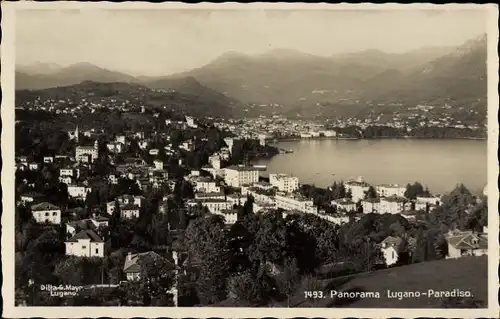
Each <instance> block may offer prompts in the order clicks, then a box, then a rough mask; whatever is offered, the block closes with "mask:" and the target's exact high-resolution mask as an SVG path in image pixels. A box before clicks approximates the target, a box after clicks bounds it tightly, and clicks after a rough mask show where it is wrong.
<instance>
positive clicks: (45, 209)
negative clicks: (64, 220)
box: [31, 202, 61, 225]
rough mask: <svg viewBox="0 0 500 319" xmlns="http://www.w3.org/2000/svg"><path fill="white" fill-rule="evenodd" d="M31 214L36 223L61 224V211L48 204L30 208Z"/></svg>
mask: <svg viewBox="0 0 500 319" xmlns="http://www.w3.org/2000/svg"><path fill="white" fill-rule="evenodd" d="M31 213H32V214H33V218H34V219H35V221H36V222H37V223H49V224H54V225H59V224H61V209H60V208H59V207H57V206H56V205H53V204H51V203H48V202H42V203H39V204H36V205H33V206H31Z"/></svg>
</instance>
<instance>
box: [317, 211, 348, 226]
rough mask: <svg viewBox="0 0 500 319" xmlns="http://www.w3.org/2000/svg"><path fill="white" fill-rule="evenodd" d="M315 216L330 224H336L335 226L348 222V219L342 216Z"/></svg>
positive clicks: (319, 214)
mask: <svg viewBox="0 0 500 319" xmlns="http://www.w3.org/2000/svg"><path fill="white" fill-rule="evenodd" d="M317 216H318V217H320V218H322V219H324V220H326V221H328V222H330V223H332V224H337V225H341V224H344V223H348V222H349V217H348V216H346V215H343V214H335V215H330V214H324V213H323V214H322V213H318V215H317Z"/></svg>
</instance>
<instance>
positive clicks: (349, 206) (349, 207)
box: [330, 198, 358, 212]
mask: <svg viewBox="0 0 500 319" xmlns="http://www.w3.org/2000/svg"><path fill="white" fill-rule="evenodd" d="M330 204H331V205H332V206H333V207H335V208H337V210H338V211H345V212H353V211H356V210H357V209H358V208H357V206H356V203H354V202H353V201H352V200H350V199H348V198H341V199H334V200H332V201H331V203H330Z"/></svg>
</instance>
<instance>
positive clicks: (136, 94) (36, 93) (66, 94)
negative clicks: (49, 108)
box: [16, 80, 233, 117]
mask: <svg viewBox="0 0 500 319" xmlns="http://www.w3.org/2000/svg"><path fill="white" fill-rule="evenodd" d="M187 81H188V82H190V80H187ZM195 83H197V82H195ZM191 85H192V87H191V91H189V92H187V93H184V92H183V91H182V90H179V91H177V90H154V89H151V88H148V87H146V86H144V85H140V84H135V83H123V82H113V83H102V82H94V81H83V82H81V83H79V84H74V85H69V86H62V87H53V88H48V89H40V90H17V91H16V102H19V103H25V102H27V101H34V100H35V99H37V98H38V97H40V99H41V100H49V99H51V100H54V101H60V100H63V101H67V100H68V99H69V100H71V101H74V103H75V106H76V105H78V104H80V103H81V102H82V101H83V100H85V101H87V102H94V103H99V104H103V105H106V104H108V103H111V104H114V105H117V104H118V103H121V102H123V101H132V102H134V104H135V105H137V106H139V105H144V106H146V107H160V108H166V109H169V110H175V111H177V112H180V113H182V114H186V115H192V116H196V117H206V116H212V117H221V116H222V117H227V116H231V115H232V112H233V106H232V104H231V103H232V101H231V100H229V99H228V98H226V97H225V96H223V95H222V94H216V93H212V94H205V93H204V92H201V93H199V94H197V93H196V92H198V91H196V89H195V87H196V85H195V84H194V83H193V82H191ZM207 92H212V91H211V90H209V89H208V91H207ZM63 103H65V102H63Z"/></svg>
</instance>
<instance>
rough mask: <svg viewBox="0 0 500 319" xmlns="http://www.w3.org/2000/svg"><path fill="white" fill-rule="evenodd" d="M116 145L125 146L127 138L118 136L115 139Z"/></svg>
mask: <svg viewBox="0 0 500 319" xmlns="http://www.w3.org/2000/svg"><path fill="white" fill-rule="evenodd" d="M115 141H116V142H117V143H121V144H123V145H127V137H126V136H125V135H118V136H117V137H116V139H115Z"/></svg>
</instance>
